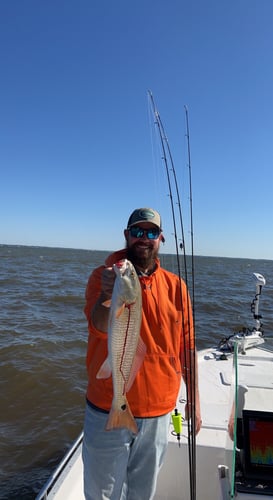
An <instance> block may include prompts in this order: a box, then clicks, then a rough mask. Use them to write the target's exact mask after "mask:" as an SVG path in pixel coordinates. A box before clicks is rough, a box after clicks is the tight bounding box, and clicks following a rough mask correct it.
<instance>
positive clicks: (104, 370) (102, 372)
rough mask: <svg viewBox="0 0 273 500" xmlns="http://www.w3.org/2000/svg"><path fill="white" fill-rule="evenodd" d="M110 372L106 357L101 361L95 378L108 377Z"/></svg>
mask: <svg viewBox="0 0 273 500" xmlns="http://www.w3.org/2000/svg"><path fill="white" fill-rule="evenodd" d="M111 373H112V370H111V365H110V362H109V359H108V357H107V358H106V360H105V361H104V362H103V363H102V365H101V367H100V369H99V371H98V373H97V375H96V378H109V377H110V376H111Z"/></svg>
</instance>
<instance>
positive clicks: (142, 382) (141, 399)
mask: <svg viewBox="0 0 273 500" xmlns="http://www.w3.org/2000/svg"><path fill="white" fill-rule="evenodd" d="M125 257H126V250H120V251H118V252H115V253H113V254H111V255H110V256H109V257H108V258H107V259H106V262H105V265H106V266H107V267H110V266H112V265H113V264H114V263H115V262H117V261H118V260H120V259H123V258H125ZM103 269H104V266H100V267H98V268H97V269H95V270H94V271H93V273H92V274H91V276H90V278H89V281H88V284H87V287H86V305H85V309H84V312H85V315H86V317H87V320H88V330H89V338H88V349H87V358H86V365H87V371H88V387H87V399H88V400H89V401H90V402H91V403H93V404H94V405H95V406H97V407H99V408H101V409H104V410H107V411H109V410H110V408H111V403H112V398H113V387H112V377H110V378H108V379H97V378H96V375H97V372H98V370H99V368H100V366H101V365H102V363H103V361H104V360H105V358H106V357H107V334H106V333H104V332H101V331H99V330H97V329H96V328H95V327H94V325H93V324H92V321H91V310H92V308H93V306H94V304H95V302H96V301H97V299H98V297H99V295H100V292H101V274H102V271H103ZM139 280H140V284H141V288H142V324H141V331H140V335H141V338H142V340H143V341H144V343H145V345H146V348H147V352H146V355H145V358H144V361H143V364H142V366H141V368H140V369H139V371H138V373H137V375H136V378H135V381H134V383H133V385H132V387H131V389H130V390H129V392H128V393H127V399H128V402H129V405H130V408H131V410H132V413H133V415H134V416H135V417H155V416H159V415H164V414H166V413H168V412H170V411H172V410H173V408H174V407H175V405H176V399H177V396H178V391H179V387H180V382H181V374H182V371H183V368H182V367H181V362H180V359H181V354H182V353H183V352H184V351H183V350H184V349H185V348H186V349H194V334H193V320H192V312H191V304H190V299H189V295H188V293H187V288H186V285H185V283H184V281H183V280H181V282H180V280H179V278H178V276H176V275H175V274H173V273H171V272H169V271H166V270H165V269H163V268H162V267H160V262H159V260H158V261H157V268H156V270H155V271H154V272H153V273H152V274H151V275H150V276H144V277H142V276H140V277H139ZM181 291H182V301H181ZM181 303H183V307H182V312H181Z"/></svg>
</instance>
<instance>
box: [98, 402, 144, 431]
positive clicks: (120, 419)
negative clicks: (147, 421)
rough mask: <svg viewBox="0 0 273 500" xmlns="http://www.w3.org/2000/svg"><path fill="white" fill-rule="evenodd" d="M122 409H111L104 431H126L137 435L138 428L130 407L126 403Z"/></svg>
mask: <svg viewBox="0 0 273 500" xmlns="http://www.w3.org/2000/svg"><path fill="white" fill-rule="evenodd" d="M124 406H125V408H124V409H120V408H113V407H112V408H111V410H110V413H109V417H108V420H107V423H106V426H105V430H106V431H111V430H113V429H122V428H125V429H128V430H129V431H132V432H133V433H134V434H137V433H138V428H137V424H136V421H135V419H134V417H133V414H132V412H131V409H130V406H129V404H128V403H126V404H125V405H124Z"/></svg>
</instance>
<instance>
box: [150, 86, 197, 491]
mask: <svg viewBox="0 0 273 500" xmlns="http://www.w3.org/2000/svg"><path fill="white" fill-rule="evenodd" d="M149 97H150V102H151V106H152V110H153V115H154V123H155V125H156V127H157V130H158V134H159V138H160V143H161V149H162V160H163V163H164V166H165V171H166V175H167V183H168V190H169V198H170V203H171V212H172V221H173V227H174V238H175V247H176V257H177V270H178V276H179V279H180V300H181V312H182V321H183V325H185V318H184V310H183V289H182V282H181V279H182V273H181V266H180V258H179V249H180V250H182V254H183V262H184V273H185V280H184V281H185V283H186V285H187V289H188V272H187V259H186V247H185V236H184V224H183V217H182V207H181V203H180V195H179V188H178V182H177V176H176V170H175V166H174V162H173V157H172V154H171V150H170V146H169V142H168V139H167V136H166V134H165V130H164V127H163V123H162V121H161V118H160V115H159V112H158V110H157V108H156V106H155V102H154V99H153V95H152V93H151V92H150V91H149ZM186 125H187V138H188V140H187V144H188V161H189V165H188V167H189V176H190V217H191V222H190V224H191V261H192V270H191V271H192V284H193V277H194V273H193V270H194V264H193V221H192V183H191V158H190V149H189V123H188V114H187V113H186ZM169 163H170V166H169ZM171 175H172V180H171ZM172 183H174V191H175V195H176V198H177V201H176V204H177V207H178V219H179V225H180V231H181V244H180V245H178V236H177V222H176V214H175V202H174V197H173V189H172ZM186 300H187V308H188V310H187V313H188V314H187V318H188V322H189V313H190V300H189V295H188V293H187V297H186ZM193 306H194V301H193ZM193 321H194V307H193ZM193 325H194V323H193ZM188 326H189V328H191V325H190V322H189V323H188ZM193 335H194V329H193ZM193 340H194V349H193V356H192V353H191V349H190V355H189V356H187V353H186V346H185V342H184V360H185V365H186V366H185V367H184V368H185V371H184V373H183V376H184V377H185V382H186V391H187V401H188V402H190V403H191V404H189V405H188V413H189V421H188V452H189V474H190V495H191V500H195V499H196V432H195V422H196V418H195V399H196V398H195V386H196V383H195V380H196V369H195V367H196V365H195V362H196V360H195V336H193ZM182 368H183V367H182ZM189 374H190V376H191V384H189Z"/></svg>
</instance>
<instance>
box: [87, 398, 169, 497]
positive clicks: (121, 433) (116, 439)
mask: <svg viewBox="0 0 273 500" xmlns="http://www.w3.org/2000/svg"><path fill="white" fill-rule="evenodd" d="M107 419H108V414H105V413H102V412H99V411H97V410H95V409H93V408H90V406H88V405H87V406H86V412H85V421H84V439H83V451H82V456H83V465H84V494H85V499H86V500H125V499H126V500H151V499H152V498H153V496H154V494H155V490H156V480H157V475H158V472H159V469H160V467H161V465H162V462H163V458H164V455H165V452H166V449H167V444H168V429H169V422H170V415H169V414H167V415H163V416H161V417H153V418H136V423H137V426H138V429H139V432H138V434H133V433H132V432H131V431H128V430H127V429H114V430H112V431H105V424H106V421H107Z"/></svg>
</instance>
